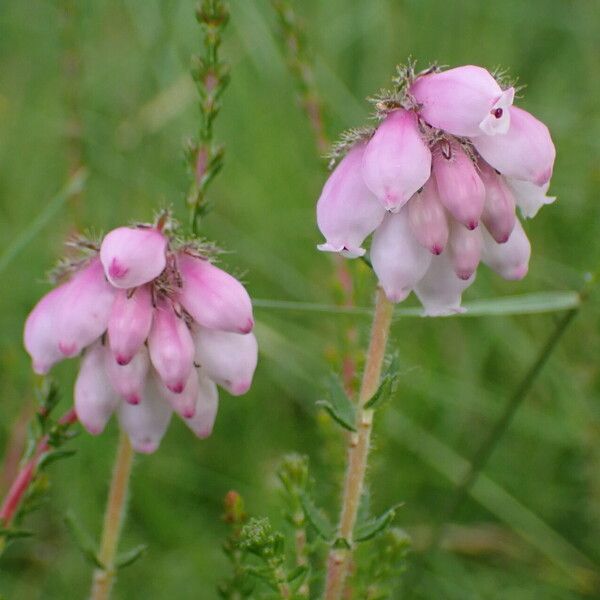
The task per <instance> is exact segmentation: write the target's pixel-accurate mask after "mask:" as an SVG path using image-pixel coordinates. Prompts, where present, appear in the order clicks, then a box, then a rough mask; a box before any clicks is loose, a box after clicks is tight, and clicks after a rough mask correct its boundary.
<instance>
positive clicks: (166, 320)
mask: <svg viewBox="0 0 600 600" xmlns="http://www.w3.org/2000/svg"><path fill="white" fill-rule="evenodd" d="M148 349H149V351H150V360H151V361H152V365H153V366H154V368H155V369H156V371H157V372H158V374H159V376H160V379H161V381H162V382H163V383H164V384H165V386H166V387H167V388H168V389H169V390H171V391H172V392H174V393H175V394H181V393H182V392H183V390H184V388H185V384H186V381H187V380H188V377H189V376H190V373H191V371H192V367H193V363H194V342H193V340H192V336H191V334H190V330H189V328H188V326H187V324H186V322H185V320H184V319H183V318H182V317H180V316H178V315H176V314H175V310H174V308H173V306H172V305H171V304H170V303H167V302H166V301H164V300H162V301H160V302H159V303H158V305H157V307H156V310H155V311H154V321H153V323H152V329H151V330H150V335H149V336H148Z"/></svg>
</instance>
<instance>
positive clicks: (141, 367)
mask: <svg viewBox="0 0 600 600" xmlns="http://www.w3.org/2000/svg"><path fill="white" fill-rule="evenodd" d="M105 357H106V373H107V375H108V379H109V381H110V383H111V385H112V387H113V389H114V390H115V392H116V393H117V394H118V395H119V396H120V397H121V398H123V400H125V402H129V404H139V403H140V402H141V401H142V398H143V394H144V386H145V384H146V377H147V375H148V371H149V369H150V357H149V356H148V350H147V349H146V346H141V347H140V349H139V350H138V351H137V352H136V353H135V354H134V356H133V358H132V359H131V360H130V361H128V362H127V364H119V363H118V362H117V361H116V360H115V358H114V356H113V355H112V353H111V352H110V351H109V350H108V349H107V351H106V353H105Z"/></svg>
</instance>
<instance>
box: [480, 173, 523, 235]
mask: <svg viewBox="0 0 600 600" xmlns="http://www.w3.org/2000/svg"><path fill="white" fill-rule="evenodd" d="M479 166H480V170H479V173H480V177H481V180H482V181H483V185H484V186H485V205H484V207H483V213H482V215H481V220H482V221H483V224H484V225H485V227H486V229H487V230H488V231H489V233H490V234H491V236H492V237H493V238H494V239H495V240H496V242H498V243H499V244H503V243H504V242H506V241H507V240H508V238H509V237H510V234H511V232H512V230H513V228H514V226H515V221H516V220H517V216H516V215H515V198H514V196H513V195H512V192H511V191H510V189H509V188H508V186H507V185H506V183H505V182H504V180H503V179H502V177H501V176H500V175H498V174H497V173H496V172H495V171H494V169H492V168H491V167H490V166H489V165H488V164H487V163H484V162H483V161H479Z"/></svg>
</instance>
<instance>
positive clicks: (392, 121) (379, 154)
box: [362, 109, 431, 212]
mask: <svg viewBox="0 0 600 600" xmlns="http://www.w3.org/2000/svg"><path fill="white" fill-rule="evenodd" d="M362 174H363V178H364V180H365V183H366V184H367V186H368V187H369V189H370V190H371V191H372V192H373V193H374V194H375V196H377V198H378V200H379V201H380V202H381V203H382V205H383V206H384V207H385V208H386V209H387V210H390V211H393V212H394V211H397V210H399V209H400V208H402V207H403V206H404V205H405V204H406V203H407V202H408V200H409V199H410V197H411V196H412V195H413V194H414V193H415V192H416V191H417V190H419V189H420V188H421V187H423V185H424V184H425V182H426V181H427V179H429V175H430V174H431V152H430V151H429V148H428V146H427V144H426V143H425V142H424V141H423V138H422V137H421V132H420V131H419V125H418V122H417V116H416V115H415V113H414V112H412V111H406V110H404V109H399V110H395V111H393V112H391V113H389V114H388V115H387V117H386V118H385V119H384V120H383V121H382V122H381V124H380V125H379V126H378V127H377V131H376V132H375V134H374V135H373V137H372V138H371V139H370V140H369V142H368V144H367V148H366V150H365V153H364V156H363V168H362Z"/></svg>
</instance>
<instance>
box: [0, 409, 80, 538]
mask: <svg viewBox="0 0 600 600" xmlns="http://www.w3.org/2000/svg"><path fill="white" fill-rule="evenodd" d="M76 421H77V414H76V413H75V409H73V408H72V409H71V410H69V411H68V412H67V413H65V414H64V415H63V416H62V417H61V418H60V419H59V421H58V422H59V424H60V425H67V424H71V423H75V422H76ZM48 440H49V436H48V435H45V436H44V437H43V438H42V439H41V440H40V441H39V442H38V445H37V447H36V449H35V452H34V454H33V456H32V457H31V458H30V459H29V460H28V461H27V462H26V463H25V465H24V466H23V468H22V469H21V470H20V471H19V473H18V475H17V476H16V478H15V480H14V481H13V483H12V485H11V486H10V488H9V490H8V493H7V494H6V497H5V498H4V502H3V503H2V508H0V523H1V524H2V526H3V527H8V526H9V525H10V522H11V521H12V519H13V517H14V516H15V513H16V512H17V509H18V508H19V506H20V504H21V501H22V500H23V497H24V496H25V493H26V492H27V490H28V488H29V486H30V485H31V482H32V481H33V479H34V478H35V474H36V471H37V467H38V465H39V463H40V459H41V458H42V457H43V455H44V454H45V453H46V452H48V450H49V449H50V446H49V444H48Z"/></svg>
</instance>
